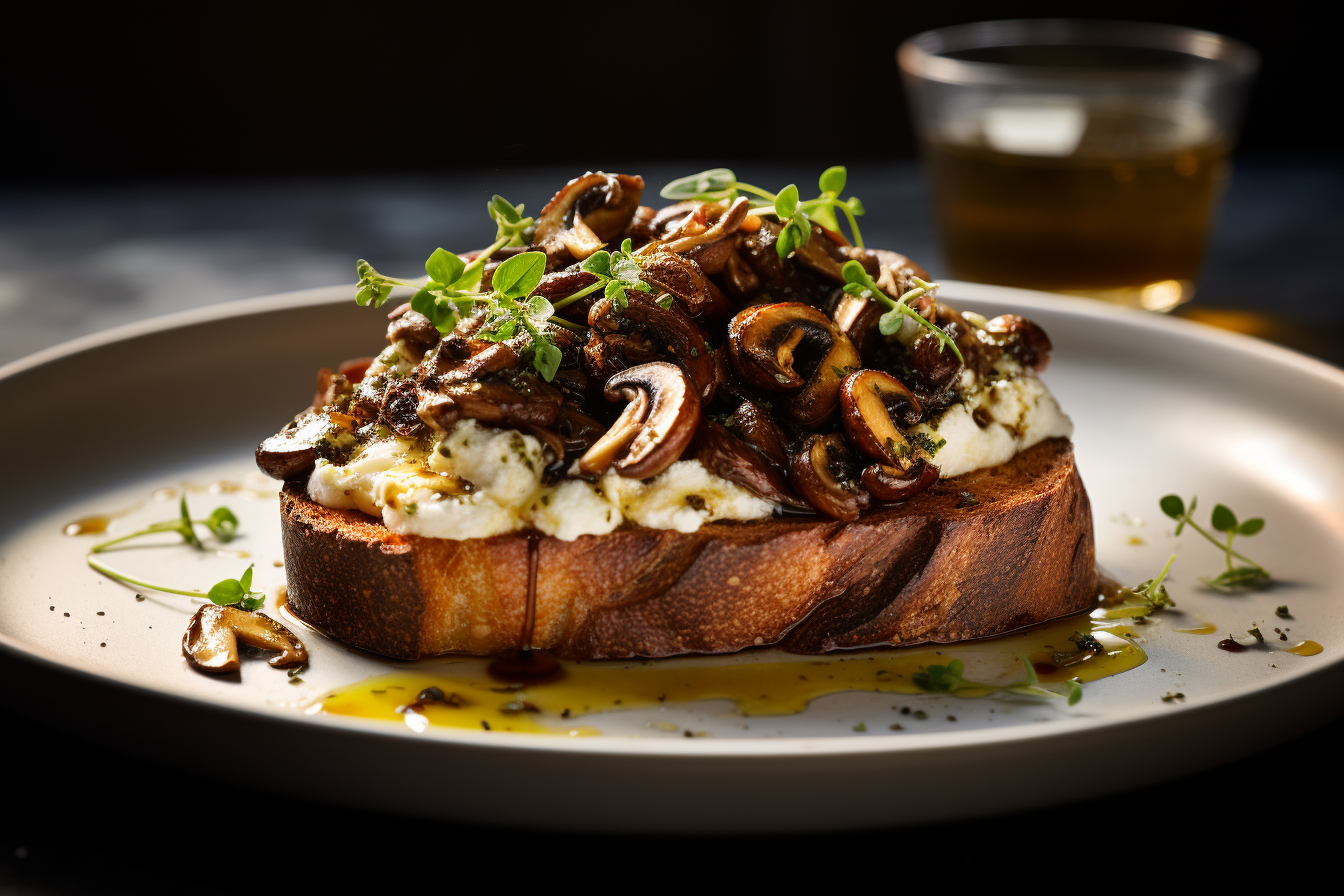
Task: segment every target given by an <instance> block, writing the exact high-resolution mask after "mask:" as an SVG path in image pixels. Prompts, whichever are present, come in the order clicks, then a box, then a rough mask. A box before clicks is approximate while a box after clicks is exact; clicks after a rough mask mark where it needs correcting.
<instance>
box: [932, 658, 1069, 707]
mask: <svg viewBox="0 0 1344 896" xmlns="http://www.w3.org/2000/svg"><path fill="white" fill-rule="evenodd" d="M1018 659H1020V660H1021V661H1022V666H1023V667H1024V668H1025V669H1026V677H1025V678H1023V679H1022V680H1021V681H1015V682H1013V683H1012V684H984V683H982V682H978V681H970V680H968V679H966V678H964V677H962V673H963V672H965V671H966V664H965V663H963V662H962V661H961V660H952V661H951V662H949V663H948V664H947V665H946V666H929V667H928V668H927V669H925V670H924V671H922V672H916V673H915V674H914V675H913V676H911V680H912V681H913V682H914V683H915V685H916V686H917V687H919V688H922V689H923V690H926V691H930V692H934V693H946V694H956V693H957V691H964V690H975V691H980V692H982V693H983V694H993V693H1008V692H1011V693H1014V694H1022V695H1025V696H1032V697H1063V698H1064V699H1065V700H1067V701H1068V704H1069V705H1070V706H1072V705H1073V704H1075V703H1077V702H1078V701H1079V700H1081V699H1082V697H1083V689H1082V688H1081V687H1080V686H1079V685H1078V682H1076V681H1063V682H1060V683H1059V684H1058V685H1046V684H1041V680H1040V679H1039V678H1037V677H1036V669H1035V667H1033V666H1032V665H1031V660H1029V659H1027V657H1025V656H1020V657H1018ZM976 696H979V695H976Z"/></svg>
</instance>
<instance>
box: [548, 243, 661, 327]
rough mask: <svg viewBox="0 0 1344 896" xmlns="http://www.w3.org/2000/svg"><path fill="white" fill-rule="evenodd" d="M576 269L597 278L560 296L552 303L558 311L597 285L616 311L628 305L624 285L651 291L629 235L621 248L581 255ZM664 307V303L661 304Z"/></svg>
mask: <svg viewBox="0 0 1344 896" xmlns="http://www.w3.org/2000/svg"><path fill="white" fill-rule="evenodd" d="M579 269H580V270H581V271H583V272H585V273H588V274H592V275H593V276H594V277H596V278H597V281H596V282H594V283H590V284H589V285H587V286H585V287H584V288H583V289H581V290H579V291H578V292H576V293H574V294H573V295H569V296H565V297H564V298H563V299H560V300H559V301H558V302H556V303H555V306H554V307H555V310H557V311H559V310H560V309H562V308H566V307H568V306H570V305H572V304H574V303H575V302H577V301H578V300H579V299H581V298H583V297H584V296H587V295H591V294H593V293H595V292H597V291H598V290H599V289H600V290H602V294H603V295H604V296H605V297H606V298H608V299H611V303H612V305H613V307H615V309H616V310H617V311H624V310H625V309H626V308H627V307H628V306H629V301H628V300H627V299H626V296H625V291H626V290H627V289H637V290H639V291H640V292H647V293H651V292H653V287H652V286H650V285H649V284H647V283H645V282H644V281H643V280H642V279H641V278H642V276H643V271H642V270H641V269H640V267H639V261H638V259H637V258H636V256H635V255H634V243H633V242H631V241H630V240H629V239H626V240H624V241H623V242H622V243H621V248H620V249H618V250H616V251H615V252H608V251H607V250H606V249H601V250H599V251H597V252H594V253H593V254H592V255H589V256H588V257H587V258H585V259H584V261H583V264H582V265H580V266H579ZM668 304H669V305H670V304H671V303H670V302H669V303H668ZM664 307H668V306H667V305H665V306H664Z"/></svg>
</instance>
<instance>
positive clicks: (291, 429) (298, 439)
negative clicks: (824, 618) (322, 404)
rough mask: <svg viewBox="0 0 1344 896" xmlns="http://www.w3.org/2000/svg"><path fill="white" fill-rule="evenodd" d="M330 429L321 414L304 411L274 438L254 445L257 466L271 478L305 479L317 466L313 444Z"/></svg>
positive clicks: (325, 417)
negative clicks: (315, 465) (302, 477)
mask: <svg viewBox="0 0 1344 896" xmlns="http://www.w3.org/2000/svg"><path fill="white" fill-rule="evenodd" d="M330 428H331V421H330V420H329V419H328V418H327V416H326V415H325V414H321V413H318V412H317V411H315V410H313V409H312V408H305V409H304V410H303V411H302V412H301V413H300V414H299V415H298V416H297V417H295V418H294V419H293V420H291V421H290V422H289V423H287V424H286V425H285V428H284V429H282V430H280V431H279V432H278V433H276V434H275V435H273V436H271V437H270V438H268V439H266V440H265V441H264V442H262V443H261V444H260V445H258V446H257V467H258V468H260V470H261V472H263V473H265V474H266V475H267V476H270V477H271V478H272V479H297V478H299V477H301V476H307V475H308V474H309V473H311V472H312V471H313V465H314V464H315V463H317V443H318V442H319V441H320V440H321V439H322V437H323V436H325V435H326V434H327V431H328V430H329V429H330Z"/></svg>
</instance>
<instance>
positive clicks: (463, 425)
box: [308, 352, 1073, 541]
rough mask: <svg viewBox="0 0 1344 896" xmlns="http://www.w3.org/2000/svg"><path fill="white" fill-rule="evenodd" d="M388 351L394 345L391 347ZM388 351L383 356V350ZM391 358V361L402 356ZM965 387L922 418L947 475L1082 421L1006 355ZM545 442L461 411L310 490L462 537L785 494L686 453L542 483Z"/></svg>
mask: <svg viewBox="0 0 1344 896" xmlns="http://www.w3.org/2000/svg"><path fill="white" fill-rule="evenodd" d="M385 354H390V352H385ZM380 360H384V359H380ZM387 360H392V362H393V363H392V364H385V368H391V367H395V365H396V363H397V362H398V361H400V359H399V358H397V359H390V358H389V359H387ZM961 391H962V396H963V399H962V401H961V402H960V403H958V404H955V405H952V406H951V407H949V408H947V409H946V410H945V411H943V412H942V414H941V415H939V416H938V417H937V418H936V419H933V420H930V421H928V422H925V423H921V424H919V425H918V426H916V427H913V428H912V430H911V431H910V434H911V435H913V434H915V433H922V434H924V435H925V436H927V437H928V439H927V441H925V440H918V441H923V442H924V444H925V445H939V443H940V442H941V443H942V444H941V445H940V446H939V447H938V449H937V450H936V451H933V452H931V453H930V452H927V451H923V450H922V449H921V451H922V453H924V454H926V456H928V457H929V458H930V460H932V462H933V463H935V464H937V465H938V468H939V470H940V473H941V475H942V477H943V478H944V479H946V478H949V477H952V476H960V475H961V474H963V473H969V472H971V471H973V470H979V469H982V468H984V467H992V466H996V465H998V464H1001V463H1005V462H1006V461H1009V460H1011V459H1012V458H1013V456H1014V455H1015V454H1017V452H1019V451H1022V450H1024V449H1026V448H1030V447H1031V446H1032V445H1035V444H1036V443H1038V442H1040V441H1042V440H1044V439H1047V438H1051V437H1054V436H1063V437H1068V436H1071V435H1072V434H1073V423H1072V421H1070V420H1069V418H1068V417H1067V416H1065V414H1064V413H1063V412H1062V411H1061V410H1060V408H1059V405H1058V404H1057V403H1056V402H1055V399H1054V396H1053V395H1051V394H1050V390H1049V389H1047V388H1046V387H1045V384H1044V383H1042V382H1041V381H1040V380H1039V379H1037V378H1036V377H1034V376H1031V375H1029V374H1027V373H1026V371H1024V370H1023V369H1022V368H1021V367H1020V366H1019V365H1017V364H1016V363H1015V362H1013V361H1011V360H1009V359H1004V360H1001V361H1000V362H999V364H998V366H997V367H996V370H995V373H994V375H993V376H991V377H989V378H987V379H986V380H985V381H980V380H977V379H976V378H975V377H974V375H972V374H971V373H970V372H969V371H963V374H962V382H961ZM544 467H545V462H544V460H543V459H542V446H541V443H540V442H539V441H537V439H535V438H533V437H532V436H529V435H524V434H522V433H519V432H515V431H512V430H501V429H491V428H488V427H484V426H480V425H479V424H477V423H476V422H475V421H474V420H463V421H461V422H459V423H458V424H457V425H456V426H455V427H454V428H453V430H452V431H451V432H449V433H447V434H445V435H444V436H443V437H442V438H441V439H440V440H439V441H438V442H437V443H435V444H434V445H433V447H432V448H431V449H430V450H429V451H428V452H427V453H426V452H425V451H424V450H423V449H420V448H417V447H416V445H415V444H414V443H413V442H412V441H410V440H407V439H401V438H397V437H395V436H393V437H388V438H381V439H376V440H375V441H373V442H370V443H369V444H368V445H366V446H365V447H364V448H363V449H362V450H361V451H359V452H358V453H357V454H356V455H355V456H354V457H352V458H351V460H350V461H349V462H348V463H346V464H344V465H341V466H338V465H335V464H332V463H330V462H329V461H326V460H318V461H317V465H316V467H315V468H314V470H313V473H312V475H311V476H310V477H309V480H308V495H309V497H311V498H312V499H313V500H314V501H316V502H317V503H319V504H322V505H325V506H327V507H336V508H353V509H358V510H361V511H363V512H364V513H367V514H369V515H370V516H374V517H378V518H381V519H382V521H383V523H384V524H385V525H386V526H387V527H388V529H390V530H392V531H393V532H397V533H400V534H405V535H421V536H425V537H429V538H447V539H454V540H462V539H468V538H486V537H488V536H491V535H498V534H500V533H503V532H512V531H515V530H518V529H529V528H535V529H537V530H539V531H541V532H542V533H544V534H546V535H553V536H555V537H556V538H559V539H561V540H562V541H573V540H574V539H576V538H578V537H579V536H581V535H604V534H606V533H608V532H611V531H612V530H614V529H615V528H617V527H618V526H620V525H621V523H622V522H624V521H625V520H627V519H628V520H630V521H631V522H633V523H636V524H638V525H641V526H646V527H648V528H651V529H675V530H677V531H679V532H694V531H695V530H697V529H699V528H700V526H702V525H704V524H705V523H708V522H713V521H715V520H754V519H763V518H765V517H769V516H771V515H772V514H773V512H774V510H775V505H774V504H772V503H770V502H769V501H765V500H762V499H761V498H758V497H756V496H755V495H753V494H751V493H750V492H748V491H747V490H746V489H744V488H742V487H741V486H739V485H737V484H735V483H732V482H729V481H727V480H725V479H721V478H719V477H718V476H715V475H714V474H713V473H710V472H709V471H708V470H706V469H705V468H704V467H703V466H702V465H701V464H700V462H699V461H696V460H682V461H678V462H676V463H674V464H673V465H672V466H670V467H668V468H667V469H666V470H665V471H663V472H662V473H661V474H659V475H658V476H656V477H654V478H653V479H651V480H649V481H648V482H641V481H639V480H635V479H625V478H623V477H621V476H618V475H616V473H614V472H609V473H607V474H606V476H604V477H603V478H602V479H601V480H600V481H599V482H597V483H588V482H585V481H582V480H578V479H566V480H562V481H560V482H558V483H556V484H554V485H549V486H547V485H543V484H542V481H541V478H542V471H543V468H544Z"/></svg>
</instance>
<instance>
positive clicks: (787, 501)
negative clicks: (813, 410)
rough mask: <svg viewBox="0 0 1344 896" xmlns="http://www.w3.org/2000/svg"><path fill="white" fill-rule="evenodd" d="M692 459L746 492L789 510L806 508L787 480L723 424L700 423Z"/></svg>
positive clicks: (805, 503) (711, 421)
mask: <svg viewBox="0 0 1344 896" xmlns="http://www.w3.org/2000/svg"><path fill="white" fill-rule="evenodd" d="M695 458H696V460H698V461H700V463H701V464H703V465H704V467H705V469H706V470H709V471H710V472H711V473H713V474H714V475H715V476H719V477H720V478H723V479H727V480H728V481H729V482H736V483H737V484H738V485H740V486H742V487H743V488H745V489H746V490H747V491H749V492H751V493H752V494H754V495H756V497H758V498H764V499H765V500H767V501H774V502H775V503H776V504H783V505H786V506H788V507H797V508H802V509H806V508H807V507H808V506H810V505H808V503H807V502H806V501H804V500H802V499H801V498H799V497H798V495H797V493H795V492H794V490H793V488H792V487H791V486H790V485H789V481H788V479H786V478H785V477H784V475H783V474H782V473H781V472H780V471H779V470H778V469H776V468H775V467H774V466H772V465H771V464H770V463H769V462H768V461H767V460H766V459H765V458H764V457H762V456H761V455H760V454H759V453H758V452H757V451H756V450H755V449H754V448H752V447H751V446H750V445H748V444H747V443H746V442H744V441H742V440H741V439H739V438H737V437H736V436H734V435H733V434H732V433H731V432H729V431H728V430H727V429H726V428H724V426H723V425H722V424H719V423H715V422H714V421H713V420H708V419H706V420H702V421H701V422H700V432H699V433H698V434H697V435H696V442H695Z"/></svg>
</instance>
